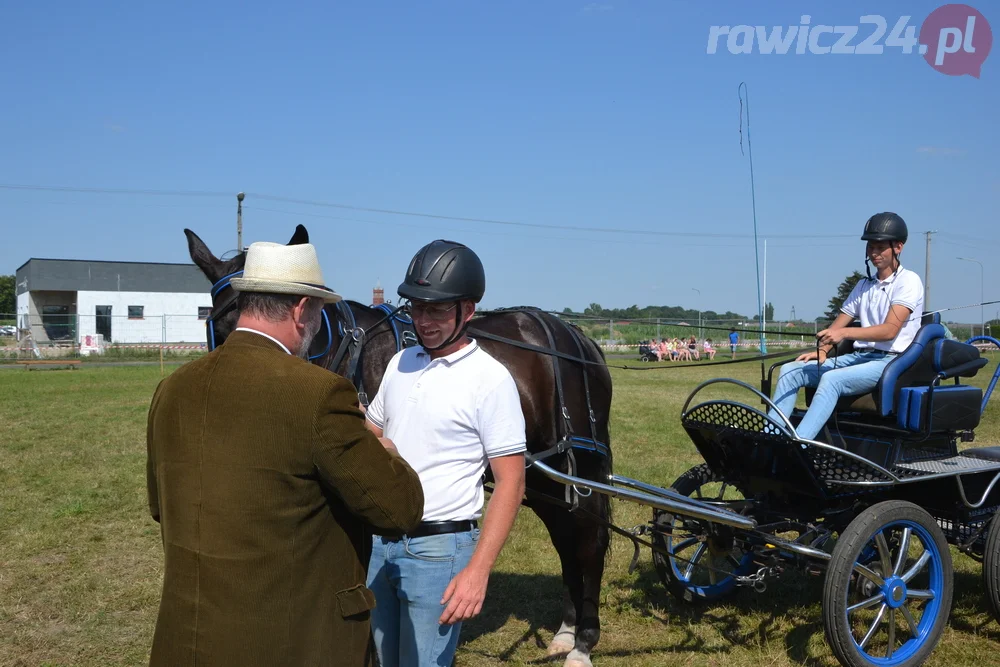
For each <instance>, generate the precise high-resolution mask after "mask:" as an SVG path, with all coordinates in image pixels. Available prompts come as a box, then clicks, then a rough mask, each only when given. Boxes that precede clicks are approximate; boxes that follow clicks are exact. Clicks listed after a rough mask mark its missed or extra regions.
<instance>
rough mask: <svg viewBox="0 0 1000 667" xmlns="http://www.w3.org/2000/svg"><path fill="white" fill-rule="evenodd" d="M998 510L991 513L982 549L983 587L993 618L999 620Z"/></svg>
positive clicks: (999, 529)
mask: <svg viewBox="0 0 1000 667" xmlns="http://www.w3.org/2000/svg"><path fill="white" fill-rule="evenodd" d="M998 517H1000V510H998V511H997V513H996V514H994V515H993V521H992V522H991V523H990V529H989V532H987V533H986V547H985V549H984V551H983V587H984V588H985V589H986V601H987V602H988V603H989V605H990V611H992V612H993V618H995V619H997V620H998V621H1000V518H998Z"/></svg>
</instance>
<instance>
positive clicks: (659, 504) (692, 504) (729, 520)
mask: <svg viewBox="0 0 1000 667" xmlns="http://www.w3.org/2000/svg"><path fill="white" fill-rule="evenodd" d="M531 465H532V467H533V468H536V469H537V470H539V471H540V472H542V473H544V474H545V475H546V476H547V477H548V478H550V479H553V480H555V481H557V482H560V483H561V484H565V485H567V486H576V487H578V488H584V489H589V490H591V491H596V492H597V493H600V494H601V495H604V496H609V497H611V498H620V499H622V500H629V501H631V502H634V503H638V504H639V505H647V506H649V507H655V508H657V509H661V510H664V511H667V512H672V513H674V514H680V515H683V516H689V517H692V518H695V519H702V520H704V521H712V522H714V523H721V524H723V525H725V526H732V527H733V528H742V529H743V530H751V529H752V528H754V527H755V526H756V525H757V522H756V521H754V520H753V519H748V518H747V517H745V516H741V515H739V514H736V513H735V512H730V511H729V510H724V509H717V508H715V507H713V506H711V505H709V504H708V503H703V502H699V501H697V500H692V499H691V498H686V497H684V496H681V498H683V501H679V500H672V499H670V498H666V497H663V496H654V495H651V494H648V493H642V492H641V491H633V490H631V489H619V488H617V487H614V486H610V485H608V484H601V483H600V482H594V481H592V480H589V479H583V478H580V477H573V476H572V475H567V474H565V473H561V472H559V471H558V470H555V469H554V468H551V467H549V466H547V465H545V464H544V463H542V462H541V461H534V462H532V464H531ZM663 491H665V489H664V490H663Z"/></svg>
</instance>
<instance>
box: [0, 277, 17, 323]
mask: <svg viewBox="0 0 1000 667" xmlns="http://www.w3.org/2000/svg"><path fill="white" fill-rule="evenodd" d="M16 304H17V300H16V299H15V298H14V276H0V313H3V314H7V313H13V312H14V311H15V310H16V308H17V306H16Z"/></svg>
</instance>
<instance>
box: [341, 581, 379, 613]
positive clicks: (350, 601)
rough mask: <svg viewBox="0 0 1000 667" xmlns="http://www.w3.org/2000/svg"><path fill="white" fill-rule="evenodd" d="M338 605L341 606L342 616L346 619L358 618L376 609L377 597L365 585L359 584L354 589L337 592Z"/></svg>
mask: <svg viewBox="0 0 1000 667" xmlns="http://www.w3.org/2000/svg"><path fill="white" fill-rule="evenodd" d="M337 604H338V605H340V615H341V616H343V617H344V618H348V617H350V616H357V615H359V614H364V613H366V612H369V611H371V610H372V609H374V607H375V595H374V594H373V593H372V592H371V591H370V590H368V587H367V586H365V585H364V584H358V585H357V586H355V587H353V588H346V589H344V590H342V591H337Z"/></svg>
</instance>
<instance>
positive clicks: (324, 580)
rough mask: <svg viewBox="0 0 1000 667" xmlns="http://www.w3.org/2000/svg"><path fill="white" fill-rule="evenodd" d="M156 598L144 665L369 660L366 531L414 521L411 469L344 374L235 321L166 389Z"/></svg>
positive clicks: (150, 452) (159, 410)
mask: <svg viewBox="0 0 1000 667" xmlns="http://www.w3.org/2000/svg"><path fill="white" fill-rule="evenodd" d="M147 484H148V495H149V507H150V512H151V514H152V516H153V518H154V519H156V520H157V521H159V522H160V527H161V535H162V540H163V550H164V578H163V594H162V598H161V601H160V609H159V615H158V617H157V621H156V630H155V634H154V638H153V647H152V652H151V655H150V665H153V666H157V667H159V666H161V665H162V666H165V667H186V666H189V665H190V666H194V665H198V666H199V667H201V666H225V665H233V666H237V665H238V666H239V667H271V666H278V665H282V666H284V665H310V666H312V665H316V666H330V667H333V666H334V665H336V666H338V667H340V666H349V665H369V664H372V663H373V662H374V656H373V655H372V651H371V643H370V626H369V616H370V610H371V609H372V607H373V606H374V604H375V600H374V597H373V596H372V593H371V591H370V590H368V588H366V587H365V580H366V569H367V566H368V555H369V553H370V547H371V534H372V532H375V533H378V534H393V533H403V532H405V531H407V530H411V529H412V528H413V527H414V526H415V525H416V524H417V523H419V521H420V518H421V515H422V513H423V492H422V491H421V487H420V481H419V480H418V478H417V475H416V473H415V472H414V471H413V470H412V468H410V466H409V465H407V464H406V462H405V461H404V460H403V459H402V458H400V457H399V456H398V455H395V454H393V453H390V452H388V451H387V450H386V449H385V448H384V447H383V446H382V445H381V443H380V442H379V441H378V439H377V438H376V437H375V435H374V434H372V433H371V432H370V431H368V430H367V429H366V428H365V425H364V417H363V415H362V413H361V411H360V410H359V409H358V407H357V393H356V391H355V389H354V387H353V385H351V383H350V382H348V381H347V380H346V379H344V378H342V377H341V376H339V375H336V374H334V373H331V372H330V371H327V370H325V369H322V368H320V367H318V366H314V365H311V364H309V363H306V362H305V361H303V360H301V359H299V358H297V357H294V356H292V355H289V354H287V353H286V352H285V351H284V350H283V349H281V347H280V346H278V345H277V344H276V343H275V342H273V341H272V340H269V339H268V338H266V337H264V336H261V335H259V334H256V333H253V332H249V331H236V332H234V333H233V334H232V335H231V336H230V337H229V338H228V340H227V341H226V342H225V344H224V345H222V346H220V347H219V348H218V349H216V350H215V351H213V352H211V353H210V354H208V355H206V356H205V357H203V358H201V359H198V360H196V361H193V362H191V363H188V364H186V365H184V366H182V367H181V368H179V369H178V370H177V371H175V372H174V373H173V374H172V375H170V376H169V377H167V378H166V379H165V380H163V381H162V382H161V383H160V386H159V387H157V390H156V393H155V394H154V396H153V400H152V404H151V405H150V409H149V418H148V426H147Z"/></svg>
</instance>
